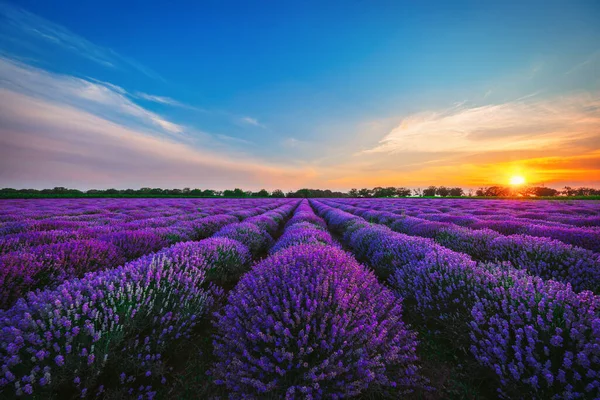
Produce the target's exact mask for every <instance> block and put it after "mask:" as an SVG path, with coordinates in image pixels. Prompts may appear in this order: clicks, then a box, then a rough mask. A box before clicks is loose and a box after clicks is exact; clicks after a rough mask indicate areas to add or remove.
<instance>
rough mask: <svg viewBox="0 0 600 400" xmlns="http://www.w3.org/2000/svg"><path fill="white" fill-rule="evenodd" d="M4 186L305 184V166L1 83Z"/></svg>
mask: <svg viewBox="0 0 600 400" xmlns="http://www.w3.org/2000/svg"><path fill="white" fill-rule="evenodd" d="M0 98H1V99H2V101H3V107H1V108H0V181H1V182H2V185H4V186H16V187H24V186H25V187H27V186H35V187H45V186H46V187H47V186H48V185H50V186H51V185H67V186H78V187H84V188H85V187H87V188H89V187H93V186H96V187H127V186H129V187H140V186H146V185H148V186H163V187H183V186H195V187H213V188H217V189H222V188H226V187H230V186H232V185H242V184H244V185H246V186H250V185H253V186H266V187H271V188H275V187H278V186H281V187H284V188H290V186H291V185H290V182H293V183H294V185H295V184H296V183H301V182H305V181H307V180H309V179H311V177H312V176H314V172H313V171H310V170H303V169H294V168H289V167H286V166H280V165H269V164H267V163H263V162H260V161H257V160H253V159H250V158H243V157H236V158H235V159H233V158H231V157H229V156H227V154H220V153H217V152H214V151H205V150H202V149H198V148H194V147H191V146H189V145H187V144H184V143H180V142H177V141H176V140H174V139H173V138H169V137H156V136H152V135H148V134H147V133H146V132H144V131H139V130H136V129H134V128H131V127H126V126H123V125H120V124H118V123H115V122H112V121H108V120H106V119H104V118H101V117H99V116H97V115H93V114H91V113H89V112H87V111H83V110H80V109H77V108H76V107H74V106H71V105H66V104H61V103H54V102H51V101H49V100H47V99H42V98H36V97H33V96H30V95H26V94H23V93H17V92H14V91H12V90H9V89H6V88H2V89H0Z"/></svg>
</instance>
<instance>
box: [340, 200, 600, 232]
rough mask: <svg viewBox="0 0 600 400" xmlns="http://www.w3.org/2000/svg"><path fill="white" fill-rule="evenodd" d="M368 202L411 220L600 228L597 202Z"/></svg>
mask: <svg viewBox="0 0 600 400" xmlns="http://www.w3.org/2000/svg"><path fill="white" fill-rule="evenodd" d="M349 201H350V200H349ZM354 201H359V202H363V203H364V202H365V201H364V200H358V199H355V200H354ZM368 202H370V203H372V204H373V205H374V206H375V207H380V206H385V207H388V206H390V205H394V206H395V207H398V208H401V209H402V210H404V212H405V213H406V214H407V215H410V216H413V217H414V216H424V215H428V214H440V213H442V214H448V215H461V216H464V217H476V218H478V219H482V220H490V219H491V220H494V219H497V220H502V219H508V220H517V221H522V222H533V223H535V224H541V225H551V226H564V227H569V226H571V227H596V228H597V227H600V205H599V202H597V201H568V200H565V201H554V200H552V201H550V200H538V201H524V200H502V201H497V200H475V201H464V199H443V200H442V199H371V200H368Z"/></svg>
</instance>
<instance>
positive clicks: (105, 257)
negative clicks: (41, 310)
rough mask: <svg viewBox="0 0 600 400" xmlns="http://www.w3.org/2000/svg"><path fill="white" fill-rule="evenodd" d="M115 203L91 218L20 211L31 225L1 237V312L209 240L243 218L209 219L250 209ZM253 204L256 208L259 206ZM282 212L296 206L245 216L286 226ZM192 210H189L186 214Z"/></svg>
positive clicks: (272, 206) (264, 208) (269, 207)
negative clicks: (99, 273)
mask: <svg viewBox="0 0 600 400" xmlns="http://www.w3.org/2000/svg"><path fill="white" fill-rule="evenodd" d="M97 200H98V201H100V200H104V199H97ZM82 202H83V201H82ZM115 202H117V203H118V204H121V206H120V207H114V206H108V205H106V206H105V209H103V210H100V209H97V207H95V208H94V209H93V210H90V211H89V213H87V214H81V213H85V212H86V210H85V207H84V208H83V209H77V208H76V207H72V208H73V210H72V212H71V211H70V209H71V207H69V208H68V210H65V209H64V208H63V209H60V207H57V206H56V204H55V203H53V202H50V204H53V205H54V207H52V208H51V210H54V211H56V212H57V213H58V214H59V215H45V214H44V213H43V212H44V211H45V208H44V206H42V207H41V209H40V210H30V209H29V208H26V209H25V210H23V209H21V212H22V214H23V215H22V216H21V217H28V219H23V220H21V222H20V225H19V226H20V228H19V229H20V231H19V232H18V233H15V232H14V231H15V230H16V228H15V227H16V226H17V225H16V224H18V223H17V222H16V221H12V222H11V221H5V222H3V223H2V226H4V227H6V226H7V225H8V226H12V228H10V229H9V230H8V231H10V232H13V233H10V234H7V235H6V236H4V237H0V249H1V251H0V254H1V255H0V284H1V285H0V307H1V308H6V307H9V306H10V305H12V304H13V303H14V301H16V299H18V298H19V297H21V296H23V295H24V294H25V293H27V292H28V291H30V290H35V289H40V288H45V287H50V288H51V287H53V286H55V285H57V284H59V283H60V282H62V281H64V280H65V279H69V278H72V277H81V276H83V274H84V273H86V272H93V271H96V270H102V269H110V268H114V267H117V266H119V265H122V264H123V263H124V262H126V261H129V260H134V259H136V258H139V257H141V256H142V255H145V254H150V253H153V252H155V251H158V250H160V249H162V248H165V247H166V246H169V245H172V244H174V243H178V242H183V241H189V240H201V239H204V238H207V237H210V236H212V235H213V234H215V233H216V232H217V231H218V230H220V229H221V228H223V227H224V226H226V225H229V224H232V223H234V222H238V221H239V217H236V216H233V215H228V214H218V215H209V216H206V215H207V214H208V213H210V212H221V213H222V212H228V213H234V212H236V211H237V210H238V209H239V208H240V207H242V206H243V207H246V208H247V207H248V206H246V205H241V204H239V205H238V203H235V202H233V203H231V204H228V203H226V204H225V207H224V206H222V205H219V206H211V207H206V208H205V209H204V210H203V212H197V209H194V210H193V211H196V212H195V213H191V214H181V211H180V212H179V213H177V212H176V210H171V208H170V206H169V202H166V204H162V207H159V208H157V209H155V210H151V211H150V210H146V209H145V207H144V208H142V207H141V206H140V205H138V204H136V207H132V209H131V210H130V209H129V207H127V204H128V203H125V205H122V203H120V201H119V200H115ZM57 203H59V204H60V203H61V202H57ZM84 203H85V202H84ZM172 203H174V202H172ZM9 204H10V202H9ZM18 204H21V203H18ZM25 204H30V203H25ZM45 204H46V203H44V205H45ZM69 204H70V203H69ZM252 204H255V201H254V200H252V201H251V204H250V205H252ZM227 207H230V209H228V208H227ZM281 207H284V208H285V207H287V208H288V212H289V209H290V207H293V205H292V204H291V203H290V202H289V201H288V202H284V203H282V202H279V201H273V202H269V203H264V201H263V204H262V205H261V206H260V207H250V208H248V209H247V210H246V211H247V215H255V216H264V214H265V213H267V214H270V216H264V218H266V219H267V220H273V221H275V220H277V221H280V222H281V220H282V219H281V218H282V217H281V214H280V213H279V212H276V211H275V210H277V209H278V208H281ZM21 208H24V207H21ZM57 208H59V209H60V211H57V210H56V209H57ZM173 208H175V209H179V208H180V205H179V204H177V203H174V204H173ZM9 209H10V207H9ZM188 209H189V204H188V206H186V207H185V208H184V211H187V210H188ZM2 211H4V210H2ZM118 211H119V213H118ZM76 212H79V214H77V213H76ZM36 213H39V214H36ZM101 213H104V214H101ZM0 214H1V213H0ZM106 214H107V215H106ZM113 214H114V215H113ZM6 217H7V216H6V215H5V219H7V218H6ZM80 217H86V218H83V219H81V218H80ZM87 217H92V218H87ZM75 218H79V219H77V220H74V219H75ZM116 219H118V220H119V221H118V223H117V221H115V220H116ZM275 223H276V224H277V222H275ZM35 229H38V230H35ZM68 229H72V230H68Z"/></svg>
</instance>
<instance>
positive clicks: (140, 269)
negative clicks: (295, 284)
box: [0, 202, 296, 398]
mask: <svg viewBox="0 0 600 400" xmlns="http://www.w3.org/2000/svg"><path fill="white" fill-rule="evenodd" d="M273 207H276V208H273ZM295 207H296V204H295V202H287V203H275V204H274V206H270V207H268V208H273V209H271V210H270V211H266V212H264V210H263V209H261V210H260V211H259V212H263V215H265V216H266V217H267V218H271V219H273V220H278V221H280V222H281V221H283V220H284V219H285V218H286V217H288V215H289V214H290V213H291V212H292V211H293V209H294V208H295ZM268 208H267V209H268ZM256 212H257V211H256V210H253V211H252V213H253V214H254V213H256ZM209 218H210V217H209ZM234 220H235V221H238V218H235V217H234ZM213 222H214V223H212V224H209V225H205V226H207V227H209V229H213V230H216V229H217V228H218V226H220V225H221V224H226V223H230V222H233V221H232V220H231V219H228V218H225V219H223V218H217V219H216V220H214V219H213ZM234 224H235V225H238V224H237V223H235V222H234ZM249 225H251V226H253V227H255V228H256V229H258V228H257V227H256V226H255V225H252V224H249ZM211 227H212V228H211ZM69 243H71V242H65V243H59V244H57V245H66V244H69ZM99 243H103V244H104V245H106V246H112V248H116V246H115V245H113V244H110V243H108V242H106V241H99ZM75 247H76V248H77V246H75ZM9 254H13V253H7V255H9ZM117 254H118V253H117ZM250 257H251V255H250V251H249V249H248V248H247V247H246V246H245V245H244V244H242V243H240V242H239V241H237V240H234V239H229V238H225V237H218V238H212V239H206V240H202V241H200V242H191V241H190V242H184V243H178V244H175V245H174V246H171V247H167V248H164V249H162V250H160V251H159V252H157V253H154V254H150V255H144V256H142V257H140V258H138V259H136V260H134V261H131V262H129V263H127V264H125V265H123V266H121V267H117V268H111V269H102V270H99V271H96V272H88V273H87V274H85V276H84V277H83V278H81V279H77V278H71V279H67V280H65V281H64V282H63V283H62V284H60V285H59V286H57V287H56V288H54V289H52V288H50V289H46V290H43V291H37V292H29V293H28V294H27V295H26V297H25V298H21V299H20V300H18V301H17V303H16V304H15V305H14V306H13V307H12V308H10V309H8V310H5V311H2V310H0V365H1V366H2V373H1V374H0V397H4V396H8V397H12V396H25V395H33V396H37V397H42V398H43V397H47V396H49V395H51V394H57V393H61V395H63V394H64V395H66V396H68V397H70V396H71V395H73V396H81V397H86V396H89V395H94V394H95V395H96V396H99V395H101V394H103V393H105V392H106V390H108V391H111V393H112V396H118V397H119V396H121V397H122V396H135V397H139V398H153V397H154V396H155V395H156V393H157V392H156V390H155V388H154V386H155V385H157V384H158V382H160V384H163V383H164V382H165V381H166V375H167V374H168V373H170V371H171V367H170V366H169V357H168V355H169V349H171V348H172V346H174V345H175V344H176V343H177V342H179V341H181V340H189V339H191V334H192V331H193V329H194V327H195V326H196V325H197V323H198V322H199V321H200V320H201V319H202V318H203V317H204V316H205V315H207V313H209V312H210V311H211V310H212V309H213V307H214V304H215V303H218V302H219V300H220V298H221V297H222V293H223V291H222V289H220V288H219V287H218V286H215V285H214V284H212V283H210V282H211V281H215V282H219V283H220V282H221V281H223V280H225V279H226V277H228V276H230V275H235V274H239V273H240V272H241V270H242V269H245V268H247V267H248V266H249V264H250V261H251V258H250ZM84 272H85V271H84ZM114 382H119V384H118V385H117V387H115V385H114ZM107 384H108V386H109V387H108V386H107Z"/></svg>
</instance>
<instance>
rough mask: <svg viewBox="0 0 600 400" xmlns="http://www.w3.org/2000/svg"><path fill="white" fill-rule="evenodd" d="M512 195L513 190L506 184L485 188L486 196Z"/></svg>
mask: <svg viewBox="0 0 600 400" xmlns="http://www.w3.org/2000/svg"><path fill="white" fill-rule="evenodd" d="M510 195H511V190H510V188H508V187H505V186H490V187H488V188H486V189H485V192H484V196H487V197H507V196H510Z"/></svg>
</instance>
